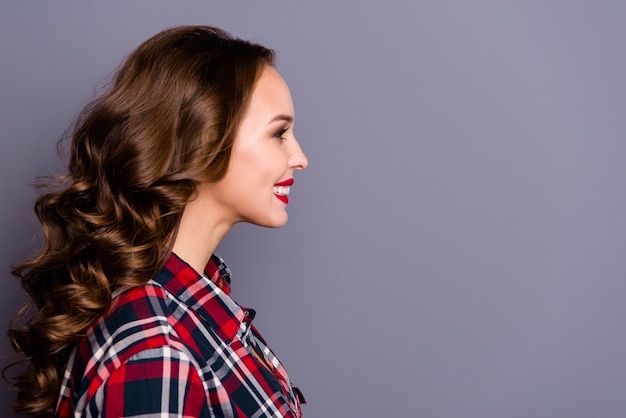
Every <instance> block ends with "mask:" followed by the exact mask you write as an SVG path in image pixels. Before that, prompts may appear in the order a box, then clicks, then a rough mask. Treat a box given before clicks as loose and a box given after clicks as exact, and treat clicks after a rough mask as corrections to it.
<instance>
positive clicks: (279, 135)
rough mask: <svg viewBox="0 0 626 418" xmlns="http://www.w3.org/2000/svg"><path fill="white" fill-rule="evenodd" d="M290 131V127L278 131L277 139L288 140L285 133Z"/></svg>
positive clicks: (275, 135)
mask: <svg viewBox="0 0 626 418" xmlns="http://www.w3.org/2000/svg"><path fill="white" fill-rule="evenodd" d="M288 130H289V127H284V128H280V129H279V130H278V131H276V133H275V134H274V137H275V138H279V139H283V140H284V139H287V138H285V137H284V136H283V135H285V133H286V132H287V131H288Z"/></svg>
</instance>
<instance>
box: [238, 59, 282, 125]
mask: <svg viewBox="0 0 626 418" xmlns="http://www.w3.org/2000/svg"><path fill="white" fill-rule="evenodd" d="M252 114H257V116H259V117H264V118H269V119H268V121H269V120H270V119H271V118H273V117H274V116H275V115H276V114H286V115H290V116H293V103H292V100H291V93H290V91H289V87H288V86H287V83H286V82H285V80H283V78H282V77H281V76H280V74H279V73H278V71H276V69H275V68H274V67H270V66H268V67H265V68H264V69H263V72H262V73H261V76H260V77H259V80H258V81H257V84H256V86H255V88H254V91H253V93H252V97H251V98H250V105H249V108H248V116H252Z"/></svg>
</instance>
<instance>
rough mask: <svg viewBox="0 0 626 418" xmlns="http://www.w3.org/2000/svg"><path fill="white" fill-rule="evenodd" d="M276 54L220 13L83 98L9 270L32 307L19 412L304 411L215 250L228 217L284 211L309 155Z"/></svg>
mask: <svg viewBox="0 0 626 418" xmlns="http://www.w3.org/2000/svg"><path fill="white" fill-rule="evenodd" d="M273 59H274V53H273V52H272V51H271V50H268V49H266V48H264V47H262V46H260V45H256V44H252V43H249V42H246V41H242V40H240V39H235V38H232V37H230V36H229V35H228V34H227V33H225V32H223V31H221V30H220V29H217V28H211V27H201V26H193V27H190V26H185V27H176V28H172V29H169V30H166V31H163V32H161V33H159V34H157V35H156V36H154V37H152V38H151V39H149V40H148V41H146V42H145V43H143V44H142V45H140V46H139V47H138V48H137V50H135V51H134V52H133V53H132V54H131V55H130V56H129V57H128V58H127V59H126V61H125V62H124V63H123V65H122V66H121V67H120V69H119V71H118V73H117V75H116V77H115V79H114V81H113V83H112V86H111V88H110V90H109V91H108V92H107V93H105V94H104V95H103V96H101V97H100V98H98V99H97V100H95V101H94V102H93V103H92V104H91V105H90V106H88V107H87V108H86V109H85V110H84V111H83V113H82V114H81V116H80V118H79V119H78V121H77V123H76V126H75V129H74V131H73V135H72V143H71V150H70V160H69V167H68V173H67V175H66V176H65V177H64V178H63V179H61V180H62V181H61V182H60V183H59V184H56V185H54V186H52V187H53V188H52V189H51V190H48V191H47V193H46V194H43V195H42V196H41V197H40V198H39V199H38V200H37V203H36V206H35V210H36V213H37V215H38V218H39V220H40V222H41V223H42V225H43V230H44V233H45V246H44V248H43V250H42V251H41V253H39V255H37V256H36V257H34V258H33V259H31V260H29V261H27V262H25V263H23V264H21V265H19V266H17V267H16V268H15V269H14V271H13V273H14V274H16V275H17V276H18V277H19V278H20V279H21V281H22V284H23V286H24V288H25V289H26V290H27V291H28V292H29V294H30V295H31V297H32V303H31V305H32V306H33V307H34V308H36V309H34V310H35V312H34V313H33V314H32V315H30V316H29V317H28V318H29V319H28V320H27V321H26V323H25V324H24V325H22V326H20V327H18V326H16V327H15V328H13V329H10V330H9V335H10V337H11V340H12V342H13V345H14V347H15V349H16V351H17V352H18V353H19V354H21V355H22V356H23V358H24V360H25V361H27V362H28V364H29V366H28V369H27V370H26V371H25V372H24V373H23V374H22V375H20V376H19V377H18V378H17V379H16V382H15V387H16V389H17V402H16V410H17V411H18V412H19V413H23V414H27V415H31V416H36V417H43V416H52V415H54V416H55V417H70V416H73V417H78V416H84V417H92V416H101V417H126V416H142V417H147V416H159V417H161V416H168V417H183V416H184V417H213V416H227V417H249V416H255V417H297V416H301V411H300V401H301V400H302V399H301V394H300V392H299V391H298V390H297V389H296V388H295V387H293V386H292V385H291V383H290V381H289V378H288V376H287V374H286V372H285V370H284V368H283V367H282V365H281V364H280V362H279V361H278V359H277V358H276V357H275V356H274V354H273V353H272V351H271V350H270V349H269V348H268V346H267V345H266V343H265V342H264V341H263V339H262V338H261V337H260V335H259V334H258V332H257V331H256V329H255V328H254V326H253V325H252V324H251V321H252V319H253V318H254V311H253V310H251V309H247V308H244V307H240V306H239V305H237V304H236V303H235V302H234V301H233V300H232V299H231V298H230V296H229V291H230V272H229V270H228V268H227V267H226V265H225V264H224V262H223V261H222V260H221V259H220V258H219V257H217V256H215V255H213V252H214V250H215V248H216V247H217V245H218V243H219V242H220V240H221V239H222V237H223V236H224V235H225V234H226V233H227V232H228V230H229V229H230V228H231V227H232V226H233V224H235V223H237V222H250V223H253V224H256V225H261V226H267V227H279V226H282V225H283V224H285V222H286V221H287V213H286V206H287V203H288V195H289V187H290V186H291V185H292V184H293V173H294V171H296V170H302V169H304V168H306V166H307V164H308V162H307V159H306V157H305V155H304V154H303V152H302V150H301V149H300V146H299V145H298V142H297V141H296V138H295V137H294V134H293V122H294V119H293V118H294V111H293V104H292V101H291V95H290V93H289V89H288V87H287V85H286V84H285V82H284V81H283V79H282V78H281V77H280V75H279V74H278V72H277V71H276V70H275V69H274V67H273ZM26 308H28V307H26ZM24 311H26V309H24Z"/></svg>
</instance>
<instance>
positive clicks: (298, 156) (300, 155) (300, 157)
mask: <svg viewBox="0 0 626 418" xmlns="http://www.w3.org/2000/svg"><path fill="white" fill-rule="evenodd" d="M292 145H293V150H292V151H291V156H290V157H289V165H290V167H292V168H293V169H294V170H304V169H305V168H307V167H308V166H309V160H308V158H306V155H304V152H303V151H302V148H300V144H299V143H298V141H297V140H296V139H295V138H294V140H293V141H292Z"/></svg>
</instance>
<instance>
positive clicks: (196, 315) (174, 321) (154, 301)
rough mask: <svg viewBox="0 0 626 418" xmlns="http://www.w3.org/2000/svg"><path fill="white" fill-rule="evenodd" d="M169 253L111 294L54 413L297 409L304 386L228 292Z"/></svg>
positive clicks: (220, 278) (210, 273)
mask: <svg viewBox="0 0 626 418" xmlns="http://www.w3.org/2000/svg"><path fill="white" fill-rule="evenodd" d="M205 274H206V277H204V276H201V275H199V274H198V273H197V272H196V271H195V270H194V269H193V268H191V267H190V266H189V265H188V264H186V263H185V262H184V261H182V260H181V259H180V258H178V257H177V256H176V255H175V254H172V255H171V256H170V257H169V259H168V260H167V261H166V263H165V265H164V266H163V268H162V269H161V270H160V271H159V272H158V273H157V275H156V276H155V277H154V278H153V279H152V280H150V281H149V282H148V283H147V284H146V285H144V286H142V287H138V288H132V289H127V290H124V291H122V292H119V293H116V294H115V295H114V298H113V301H112V303H111V306H110V307H109V308H108V309H107V311H106V312H105V314H104V315H103V316H102V317H101V318H100V319H99V320H98V321H97V322H96V323H95V324H94V325H93V326H92V327H91V328H90V329H89V330H88V332H87V335H86V336H85V337H84V338H83V339H82V340H81V342H80V343H79V345H78V347H77V349H76V350H74V352H73V354H72V356H71V357H70V360H69V362H68V366H67V370H66V372H65V375H64V377H63V383H62V387H61V394H60V398H59V402H58V404H57V409H56V413H55V417H58V418H69V417H111V418H113V417H131V416H132V417H193V418H197V417H256V418H263V417H290V418H296V417H301V416H302V415H301V410H300V401H301V400H302V401H303V399H302V398H301V393H300V392H299V391H298V390H297V388H295V387H293V386H292V385H291V384H290V382H289V378H288V376H287V373H286V372H285V369H284V368H283V366H282V365H281V363H280V362H279V361H278V359H277V358H276V356H275V355H274V354H273V353H272V351H271V350H270V349H269V348H268V346H267V345H266V343H265V341H264V340H263V338H262V337H261V336H260V335H259V333H258V332H257V330H256V329H255V328H254V326H253V325H252V319H253V318H254V315H255V312H254V310H252V309H246V308H242V307H240V306H239V305H237V304H236V303H235V302H234V301H233V300H232V299H231V298H230V296H229V294H230V271H229V270H228V267H226V265H225V264H224V262H223V260H222V259H220V258H219V257H216V256H213V257H212V258H211V260H210V261H209V264H208V265H207V267H206V270H205ZM207 277H208V278H210V279H208V278H207Z"/></svg>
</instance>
